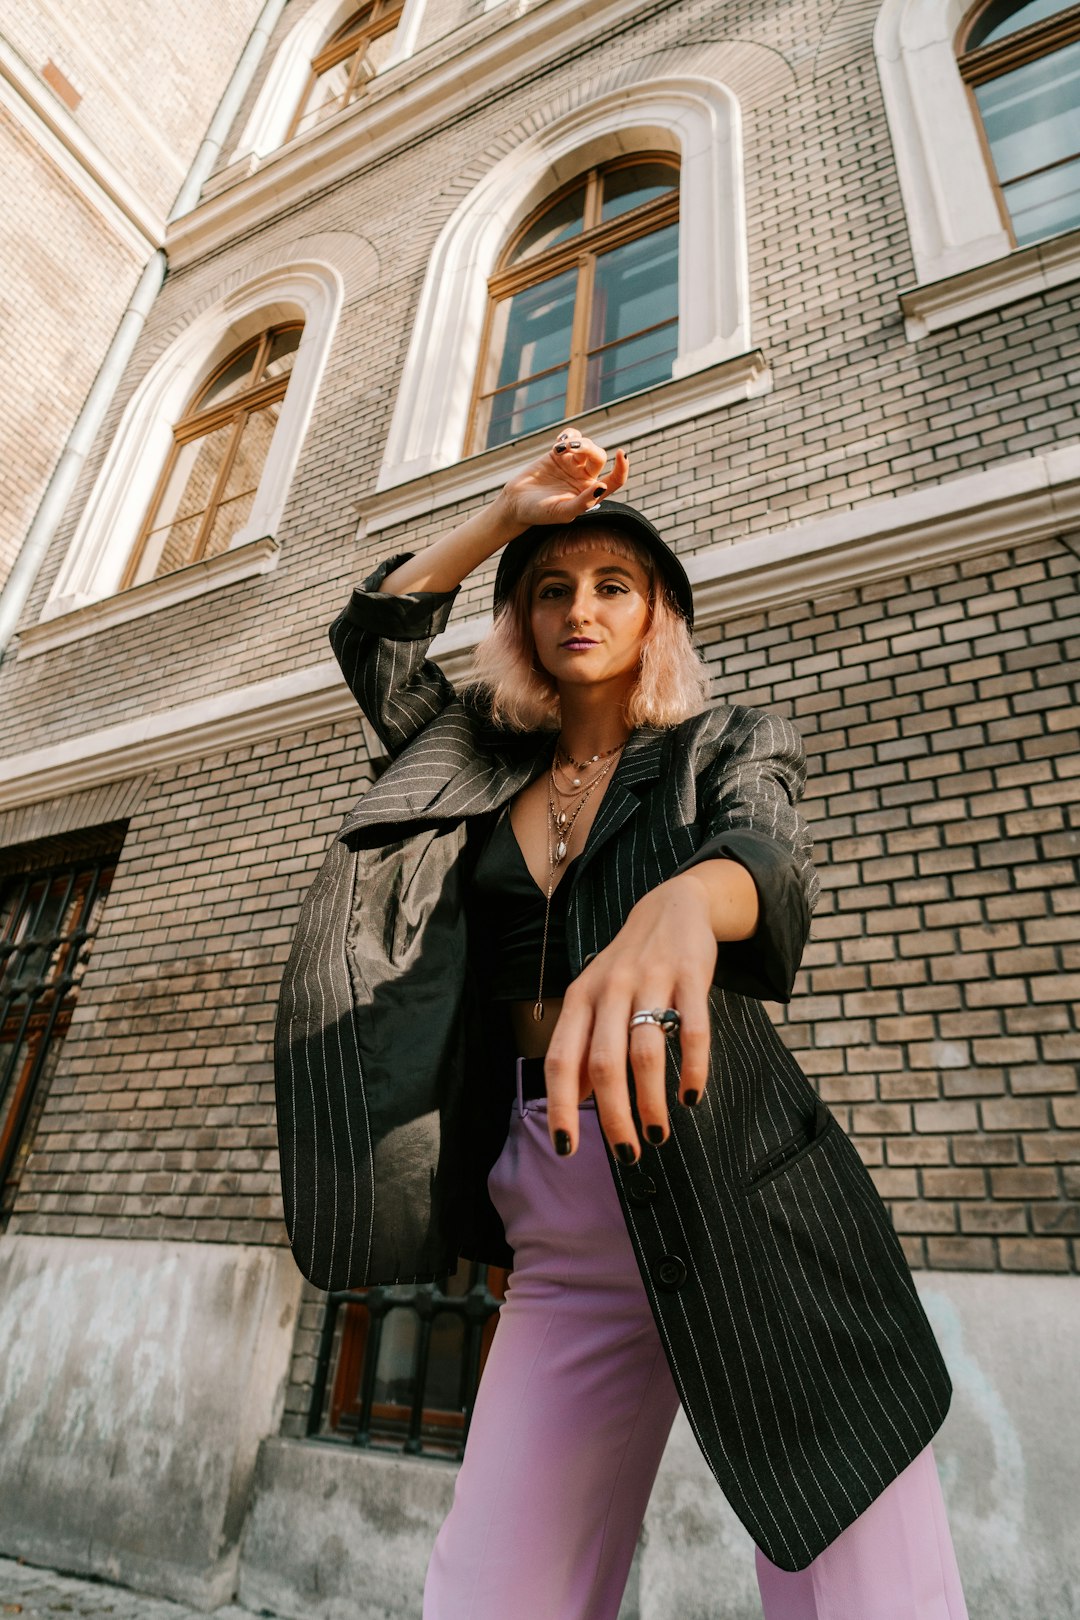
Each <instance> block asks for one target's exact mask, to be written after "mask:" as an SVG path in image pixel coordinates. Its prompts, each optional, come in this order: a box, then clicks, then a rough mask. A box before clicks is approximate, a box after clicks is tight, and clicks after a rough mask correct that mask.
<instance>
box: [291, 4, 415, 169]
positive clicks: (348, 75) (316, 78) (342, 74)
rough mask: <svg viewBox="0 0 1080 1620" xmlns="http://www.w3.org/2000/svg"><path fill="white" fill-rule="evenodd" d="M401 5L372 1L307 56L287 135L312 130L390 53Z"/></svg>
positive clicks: (345, 102) (354, 94)
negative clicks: (307, 66)
mask: <svg viewBox="0 0 1080 1620" xmlns="http://www.w3.org/2000/svg"><path fill="white" fill-rule="evenodd" d="M401 7H402V0H371V3H370V4H369V5H366V6H361V7H360V9H359V10H358V11H354V12H353V14H352V16H351V17H350V18H349V20H348V22H346V23H343V24H342V26H341V27H340V28H338V29H337V30H336V31H335V32H334V33H333V34H332V35H331V37H330V39H329V40H328V41H327V42H326V44H325V45H324V46H323V47H322V49H321V50H320V51H319V53H318V55H317V56H315V57H314V58H313V59H312V63H311V72H310V74H309V76H308V82H307V84H306V86H305V88H304V93H303V95H302V96H301V98H300V104H299V106H298V107H297V109H296V112H295V114H294V116H293V121H292V123H291V124H290V126H289V128H288V130H287V132H286V134H285V139H286V140H291V139H292V137H293V136H294V135H302V134H304V133H306V131H307V130H309V129H314V128H315V126H316V124H321V123H322V122H323V121H324V119H327V118H330V117H332V116H333V114H334V113H336V112H338V111H340V109H341V108H342V107H347V106H348V105H349V103H350V101H354V100H355V99H356V97H357V96H358V95H360V94H361V92H362V91H363V88H364V86H365V85H366V84H367V82H368V80H369V79H373V78H374V77H375V75H376V73H378V71H379V69H380V68H381V67H383V66H385V64H386V62H387V61H388V60H389V59H390V56H391V54H392V53H393V50H394V44H395V41H394V35H395V33H396V31H397V27H398V24H399V22H400V21H401Z"/></svg>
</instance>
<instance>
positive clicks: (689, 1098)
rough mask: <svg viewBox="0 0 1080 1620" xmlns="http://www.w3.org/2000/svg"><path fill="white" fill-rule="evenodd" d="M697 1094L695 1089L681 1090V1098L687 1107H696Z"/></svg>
mask: <svg viewBox="0 0 1080 1620" xmlns="http://www.w3.org/2000/svg"><path fill="white" fill-rule="evenodd" d="M698 1095H699V1094H698V1092H696V1091H684V1092H683V1096H682V1100H683V1102H684V1103H685V1104H686V1106H687V1108H696V1107H697V1104H698Z"/></svg>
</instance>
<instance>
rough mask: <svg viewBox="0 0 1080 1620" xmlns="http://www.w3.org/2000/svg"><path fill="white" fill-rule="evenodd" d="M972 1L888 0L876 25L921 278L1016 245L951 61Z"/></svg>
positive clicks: (936, 277)
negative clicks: (956, 39) (1002, 215)
mask: <svg viewBox="0 0 1080 1620" xmlns="http://www.w3.org/2000/svg"><path fill="white" fill-rule="evenodd" d="M970 4H971V0H885V3H884V5H883V6H882V8H881V10H880V12H879V13H878V19H877V23H876V24H875V27H874V54H875V56H876V57H877V64H878V73H879V74H880V77H881V89H882V93H883V95H884V98H885V113H886V116H887V118H888V121H889V131H890V133H891V135H892V145H893V153H894V156H895V158H896V168H897V173H898V175H899V179H900V190H901V193H902V195H903V199H904V210H905V212H906V214H907V222H908V231H909V233H910V236H911V247H912V252H913V254H914V257H915V274H916V276H917V277H918V279H919V282H920V283H923V282H929V281H941V280H942V279H943V278H944V277H946V276H954V275H958V274H960V273H961V272H963V271H965V270H972V269H974V268H975V266H976V265H980V264H988V263H989V262H990V261H991V260H992V259H1000V258H1003V257H1005V256H1006V255H1007V254H1009V253H1011V252H1012V251H1013V247H1012V241H1011V239H1010V236H1009V232H1008V230H1007V229H1006V227H1005V224H1004V222H1003V220H1002V217H1001V211H1000V208H999V206H998V201H997V196H996V193H995V191H994V187H993V183H992V181H991V178H990V174H989V171H988V169H987V164H986V156H985V154H984V151H983V146H982V141H981V139H980V134H979V129H978V125H977V122H976V114H975V113H974V111H973V110H972V106H971V103H970V100H969V98H968V95H967V91H966V90H965V88H964V81H963V80H962V79H961V77H960V70H959V68H958V67H957V64H956V51H955V43H954V42H955V37H956V31H957V29H958V28H959V26H960V24H961V22H962V21H963V19H964V15H965V13H966V12H967V11H968V10H969V9H970Z"/></svg>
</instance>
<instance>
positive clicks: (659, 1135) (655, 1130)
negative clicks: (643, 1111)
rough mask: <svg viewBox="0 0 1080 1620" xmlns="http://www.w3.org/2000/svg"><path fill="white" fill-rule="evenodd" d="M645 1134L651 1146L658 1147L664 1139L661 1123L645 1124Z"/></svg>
mask: <svg viewBox="0 0 1080 1620" xmlns="http://www.w3.org/2000/svg"><path fill="white" fill-rule="evenodd" d="M645 1135H646V1136H647V1137H648V1138H649V1141H650V1142H651V1143H652V1145H653V1147H659V1146H660V1144H661V1142H662V1141H663V1140H664V1127H663V1126H662V1125H646V1127H645Z"/></svg>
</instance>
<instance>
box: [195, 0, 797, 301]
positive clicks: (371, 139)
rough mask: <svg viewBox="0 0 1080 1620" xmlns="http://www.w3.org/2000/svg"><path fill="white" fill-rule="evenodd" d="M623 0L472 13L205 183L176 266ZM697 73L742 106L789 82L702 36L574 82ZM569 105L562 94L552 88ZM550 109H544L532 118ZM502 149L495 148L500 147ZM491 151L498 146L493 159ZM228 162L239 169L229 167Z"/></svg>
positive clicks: (774, 62) (600, 26) (741, 43)
mask: <svg viewBox="0 0 1080 1620" xmlns="http://www.w3.org/2000/svg"><path fill="white" fill-rule="evenodd" d="M625 13H626V0H592V3H591V4H590V5H589V6H583V5H582V4H581V0H535V3H534V4H533V5H532V6H531V7H530V9H529V10H528V11H527V12H525V14H524V15H519V14H518V13H517V12H516V9H515V7H514V6H512V5H509V4H508V5H507V6H506V7H505V8H500V9H499V10H497V11H494V12H492V13H491V15H490V16H487V15H485V14H484V13H480V14H479V15H478V16H477V17H475V18H474V19H473V20H472V22H470V23H468V24H466V25H464V26H463V27H461V28H459V29H457V30H456V31H455V32H454V33H453V34H451V35H450V36H448V40H447V50H446V52H445V53H444V52H443V51H442V50H439V51H430V50H422V51H419V52H418V53H417V55H416V57H415V58H414V59H413V60H412V61H411V62H401V63H399V64H398V67H397V68H396V69H395V70H394V72H393V73H390V72H389V71H386V70H384V71H383V72H382V73H380V74H379V75H378V76H377V77H376V78H374V79H372V80H371V83H370V84H369V85H368V88H367V93H366V94H365V96H364V100H363V104H362V109H360V110H358V109H356V108H354V109H353V111H352V112H349V111H347V110H346V111H343V112H342V113H341V114H340V115H338V116H337V117H335V118H330V119H327V121H326V122H325V123H324V124H322V125H320V126H319V129H318V131H315V130H312V131H311V133H310V135H308V136H305V137H304V138H302V139H300V138H298V139H297V140H294V141H289V142H288V144H287V145H286V146H283V147H279V148H277V150H275V151H273V152H270V153H268V154H267V155H266V156H265V157H264V158H261V159H257V158H252V157H250V156H249V157H248V158H240V159H239V160H238V161H237V163H235V164H234V165H232V166H231V167H230V170H229V171H227V173H226V172H224V171H223V173H222V174H219V175H217V176H215V177H214V179H213V181H211V182H210V183H209V184H208V185H207V186H204V188H203V195H202V200H201V201H200V202H199V204H198V205H197V206H196V207H195V208H192V209H189V210H188V212H187V213H186V214H183V215H181V216H180V217H178V218H177V219H174V220H170V222H169V225H168V231H167V238H166V247H167V249H168V254H169V263H170V265H171V266H172V267H173V268H174V269H178V268H179V267H180V266H182V265H185V264H189V263H190V262H192V260H194V259H198V258H202V257H205V256H206V255H207V254H209V253H212V252H214V251H215V250H216V249H217V248H220V247H225V246H228V245H230V244H232V243H233V242H235V241H236V239H237V237H238V236H240V235H242V234H243V233H244V232H246V231H254V230H256V229H262V228H264V227H265V226H266V224H267V223H268V221H269V220H271V219H275V218H278V217H280V216H282V215H284V214H286V213H288V212H289V211H290V210H291V209H293V208H295V207H296V206H298V205H300V204H302V203H303V202H305V201H306V200H307V199H309V198H310V196H311V193H312V191H313V190H316V189H319V190H322V189H326V188H329V187H331V186H333V185H335V184H337V182H339V181H342V180H346V181H352V180H354V179H355V178H356V176H357V174H358V173H360V172H361V171H362V170H363V169H365V168H366V167H368V166H369V165H372V164H375V163H379V162H381V161H383V160H384V159H385V158H386V157H388V156H389V155H390V154H391V153H393V152H396V151H399V150H402V149H404V148H407V147H409V146H410V145H413V144H415V143H416V142H418V141H420V140H421V139H422V138H423V137H424V135H425V134H426V133H427V132H429V131H430V130H432V129H435V128H445V127H446V126H447V125H448V124H449V123H450V122H452V121H453V120H454V119H455V118H462V117H466V116H468V115H469V114H470V113H471V112H472V111H474V110H475V108H476V107H477V105H479V104H480V103H481V102H483V101H484V100H485V99H486V98H488V97H500V96H504V95H505V93H506V89H507V85H508V84H512V83H514V82H516V81H518V80H524V79H527V78H528V77H529V76H530V75H532V74H535V73H543V72H545V71H547V70H549V69H550V67H551V64H552V62H553V60H556V59H567V58H572V57H574V56H576V55H581V54H583V53H584V52H585V51H587V50H588V49H589V48H590V46H591V45H593V44H594V43H595V42H596V41H597V40H599V39H605V38H607V37H608V35H609V33H610V30H611V28H612V26H618V25H622V24H623V23H624V22H625ZM697 75H703V76H705V77H707V78H709V79H711V80H720V81H722V82H723V83H724V84H726V85H729V86H730V87H731V88H732V90H733V91H734V93H735V95H736V96H737V97H738V99H739V101H740V102H741V104H742V105H743V107H744V108H746V107H749V106H753V107H754V108H755V109H757V108H760V107H761V106H763V105H764V104H765V103H766V102H775V101H776V100H778V99H779V98H780V97H781V96H782V95H783V94H784V93H785V91H786V89H787V88H789V87H790V86H792V85H793V84H794V83H795V76H794V74H793V72H792V69H791V67H790V66H789V65H788V63H787V62H786V61H785V60H784V58H783V57H782V56H781V55H780V54H779V52H777V51H775V50H770V49H766V47H764V46H762V45H755V44H750V43H748V42H747V41H746V40H703V41H700V42H698V43H697V44H695V45H686V46H682V45H680V46H674V47H672V48H671V49H670V50H668V51H664V52H660V53H657V54H656V55H655V56H653V57H644V58H637V59H636V60H633V61H630V62H626V63H624V64H623V65H622V66H621V67H619V68H608V67H606V66H603V67H602V70H601V73H600V75H598V77H597V79H594V80H591V81H589V82H588V83H587V84H584V85H582V84H580V83H579V84H578V85H577V86H575V88H574V90H573V91H572V92H570V94H571V95H573V96H574V97H575V98H576V99H577V100H578V101H579V102H580V101H581V100H584V99H586V97H587V96H590V95H602V94H604V93H605V92H606V91H607V90H609V89H614V88H616V87H617V86H618V85H621V84H630V83H639V82H641V81H642V80H644V79H646V78H649V77H654V76H661V77H664V78H667V77H676V78H683V77H686V76H690V77H694V76H697ZM560 100H562V101H563V103H564V104H565V101H566V97H565V96H562V97H560ZM547 116H549V115H548V114H546V113H545V112H544V111H543V110H539V111H538V112H537V113H536V114H535V115H534V117H535V120H536V121H537V122H539V121H541V120H543V119H544V118H545V117H547ZM501 150H502V149H501V148H500V149H499V153H498V154H497V155H501ZM492 161H494V156H493V158H492ZM233 171H235V173H234V172H233Z"/></svg>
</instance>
